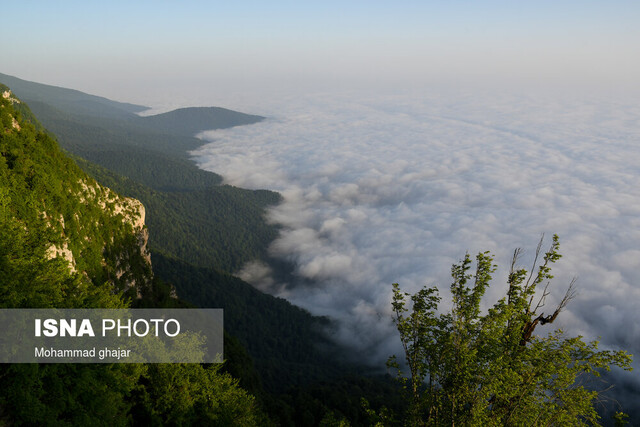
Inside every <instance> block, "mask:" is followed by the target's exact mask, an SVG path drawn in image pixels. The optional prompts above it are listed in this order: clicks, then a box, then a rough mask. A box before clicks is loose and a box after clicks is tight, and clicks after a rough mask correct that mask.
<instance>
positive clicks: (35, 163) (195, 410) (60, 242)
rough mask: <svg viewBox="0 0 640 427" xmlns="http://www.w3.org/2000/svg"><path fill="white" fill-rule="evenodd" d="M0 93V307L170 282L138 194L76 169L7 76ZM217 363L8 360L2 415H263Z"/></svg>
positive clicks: (1, 370)
mask: <svg viewBox="0 0 640 427" xmlns="http://www.w3.org/2000/svg"><path fill="white" fill-rule="evenodd" d="M0 95H1V98H0V307H2V308H35V307H40V308H46V307H59V308H81V307H83V308H84V307H87V308H91V307H100V308H121V307H126V306H127V305H128V304H129V303H130V302H131V301H132V299H133V300H134V301H142V300H140V299H138V298H139V297H143V299H144V300H146V301H151V300H153V296H154V295H156V294H158V289H167V288H166V286H165V285H164V284H163V283H161V282H160V281H159V280H157V279H156V278H154V277H153V273H152V270H151V265H150V261H149V254H148V252H147V250H146V235H147V234H146V233H147V230H146V227H145V226H144V210H143V207H142V205H141V204H140V203H139V202H138V201H137V200H134V199H130V198H125V197H122V196H119V195H118V194H116V193H115V192H113V191H112V190H111V189H109V188H107V187H104V186H103V185H101V184H98V183H97V182H96V181H95V180H94V179H93V178H91V177H89V176H88V175H87V174H86V173H85V172H83V171H82V169H80V168H79V167H78V166H77V165H76V164H75V163H74V161H73V160H71V159H70V158H69V157H68V156H67V155H66V154H65V153H63V152H62V151H61V150H60V149H59V147H58V145H57V143H56V141H55V140H54V139H53V138H52V137H51V136H50V135H49V134H47V133H45V132H43V131H41V130H39V129H42V126H41V125H40V124H38V123H37V122H35V117H34V116H33V114H31V113H30V110H29V108H28V107H27V106H26V105H25V104H24V103H23V102H21V100H19V99H18V98H16V97H15V96H14V95H13V94H12V93H11V92H10V90H9V89H8V88H7V87H6V86H3V85H0ZM160 285H162V286H160ZM168 289H170V287H169V288H168ZM235 352H236V353H240V352H239V351H238V350H235ZM236 365H238V363H236ZM221 369H222V365H212V366H203V365H198V364H173V365H171V364H166V365H160V364H156V365H142V364H115V365H89V364H87V365H85V364H78V365H75V364H18V365H6V364H5V365H1V366H0V385H1V387H0V424H1V425H17V426H19V425H29V426H30V425H52V426H54V425H55V426H76V425H110V426H120V425H122V426H124V425H132V424H134V425H165V424H173V425H194V424H205V425H212V424H218V425H230V424H239V425H256V424H262V423H264V422H267V420H266V418H265V417H264V416H263V415H262V413H261V412H260V411H259V410H258V409H257V406H256V403H255V399H254V398H253V397H252V396H250V395H249V394H248V393H247V392H246V391H245V390H243V389H241V388H239V387H238V385H237V383H238V381H237V380H236V379H234V378H232V377H231V376H230V375H229V374H228V373H222V372H221ZM241 369H242V364H240V365H239V366H237V367H236V370H238V371H240V370H241Z"/></svg>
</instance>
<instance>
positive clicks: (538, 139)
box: [192, 92, 640, 366]
mask: <svg viewBox="0 0 640 427" xmlns="http://www.w3.org/2000/svg"><path fill="white" fill-rule="evenodd" d="M639 105H640V104H638V103H637V102H634V100H631V99H627V100H623V99H622V98H616V99H615V100H614V99H609V98H607V97H598V96H595V95H594V96H589V95H588V94H583V95H579V96H575V95H566V96H562V95H560V94H535V93H529V94H496V93H490V94H487V93H460V92H458V93H453V92H452V93H425V94H420V95H406V96H400V95H398V96H384V97H382V96H379V97H376V96H371V95H353V94H352V95H349V96H347V95H344V94H343V95H335V94H316V95H308V96H298V97H288V98H284V99H278V98H272V99H270V100H263V101H262V103H261V104H260V105H259V107H258V111H257V112H258V113H259V114H263V115H266V116H268V119H267V120H265V121H264V122H261V123H258V124H254V125H250V126H241V127H236V128H232V129H227V130H220V131H210V132H204V133H203V134H201V135H200V137H201V138H202V139H204V140H207V141H212V142H210V143H208V144H206V145H204V146H203V147H202V148H201V149H199V150H197V151H195V152H193V153H192V155H193V157H194V159H195V160H196V161H197V163H198V164H199V165H200V167H202V168H204V169H207V170H211V171H215V172H217V173H219V174H221V175H222V176H223V177H224V178H225V181H226V182H227V183H229V184H232V185H237V186H241V187H247V188H266V189H272V190H276V191H279V192H281V194H282V195H283V196H284V201H283V203H282V204H281V205H279V206H277V207H274V208H273V209H271V210H270V211H269V212H268V218H269V221H272V222H274V223H276V224H279V225H280V226H281V227H282V232H281V235H280V237H279V238H278V239H277V240H276V241H275V242H274V243H273V244H272V246H271V248H270V252H271V254H272V256H273V257H274V258H280V259H284V260H287V261H289V262H291V263H292V264H293V265H294V266H295V271H294V275H293V279H292V280H289V281H287V282H284V283H283V282H280V281H278V280H275V279H274V278H273V277H272V276H271V274H270V268H269V266H267V265H265V264H263V263H259V262H254V263H251V264H248V265H246V266H245V267H244V268H243V269H242V270H241V271H239V272H237V274H238V275H239V276H240V277H242V278H243V279H245V280H247V281H249V282H250V283H252V284H253V285H254V286H256V287H258V288H260V289H262V290H265V291H266V292H269V293H272V294H274V295H278V296H282V297H284V298H286V299H288V300H290V301H291V302H293V303H295V304H297V305H300V306H302V307H304V308H306V309H307V310H309V311H310V312H311V313H313V314H317V315H327V316H330V317H332V318H333V319H335V320H336V324H337V327H336V329H335V331H333V333H334V336H335V338H336V339H337V340H338V341H339V342H341V343H343V344H345V345H347V346H348V347H349V348H351V349H352V350H353V351H354V352H356V353H357V354H367V355H370V356H371V362H373V363H375V364H380V366H383V364H384V361H385V360H386V358H387V357H388V356H389V355H390V354H392V353H396V354H399V352H400V349H399V341H398V340H397V333H396V332H395V329H394V326H393V325H392V323H391V306H390V300H391V284H392V283H394V282H398V283H399V284H400V285H401V287H402V288H403V289H404V290H407V291H411V292H414V291H416V290H417V289H419V288H420V287H422V286H423V285H429V286H431V285H438V287H439V288H440V290H441V295H442V296H443V301H444V304H445V306H446V304H448V302H447V301H448V296H449V293H448V289H449V284H450V280H449V279H450V268H451V264H452V263H454V262H457V261H458V260H460V259H462V258H463V257H464V255H465V253H466V252H469V253H470V254H471V255H475V253H477V252H478V251H485V250H489V251H491V252H492V253H493V254H495V261H496V262H497V263H498V264H499V266H500V268H499V270H498V271H497V272H496V274H495V275H494V281H493V285H492V287H491V288H490V289H489V291H488V295H487V296H488V298H487V299H486V301H488V302H491V303H493V302H495V301H496V300H497V299H498V298H500V297H501V296H502V295H504V293H505V291H506V275H507V268H508V264H509V263H510V261H511V256H512V253H513V250H514V249H515V248H517V247H522V248H524V249H525V252H524V256H523V257H522V259H521V262H520V264H521V266H522V267H526V268H530V265H531V263H532V261H533V255H534V251H535V247H536V245H537V243H538V240H539V238H540V236H541V234H542V233H546V236H547V239H546V243H545V246H544V247H545V248H546V247H547V246H548V244H550V242H551V235H552V234H554V233H557V234H558V235H559V236H560V243H561V253H562V254H563V255H564V257H563V258H562V259H561V260H560V261H559V262H558V263H557V264H556V265H555V267H554V272H555V276H556V278H555V279H554V280H555V281H554V283H555V284H553V285H552V286H551V288H550V289H551V290H552V295H551V296H550V297H549V298H548V300H547V305H546V306H545V308H546V310H547V311H548V312H551V311H553V309H554V308H555V304H556V303H557V302H558V300H559V299H560V298H561V297H562V296H563V294H564V291H565V289H566V287H567V286H568V284H569V282H570V281H571V279H572V278H573V277H574V276H575V277H577V285H578V295H577V297H576V298H575V299H574V300H573V301H572V302H571V304H570V305H569V307H568V308H567V310H566V312H564V313H563V314H562V315H561V316H560V317H559V319H558V321H557V322H556V323H555V324H554V325H552V327H553V329H555V328H557V327H562V328H563V329H565V330H566V331H567V332H568V333H569V334H571V335H577V334H582V335H584V336H585V337H587V338H588V339H596V338H598V337H601V342H602V345H603V346H605V347H617V346H620V347H621V348H623V349H626V350H628V351H629V352H631V353H633V354H636V355H638V354H640V345H639V344H638V343H639V342H640V326H638V325H640V312H639V311H638V310H636V309H635V304H636V302H637V301H638V300H639V299H640V283H638V279H637V272H638V270H639V267H640V185H639V184H640V182H638V176H639V172H640V170H639V169H640V107H639ZM245 110H246V109H245ZM249 112H255V111H251V110H250V111H249ZM485 308H486V306H485ZM543 311H545V310H543ZM551 330H552V328H550V327H546V328H540V330H539V331H538V332H542V333H546V332H547V331H551Z"/></svg>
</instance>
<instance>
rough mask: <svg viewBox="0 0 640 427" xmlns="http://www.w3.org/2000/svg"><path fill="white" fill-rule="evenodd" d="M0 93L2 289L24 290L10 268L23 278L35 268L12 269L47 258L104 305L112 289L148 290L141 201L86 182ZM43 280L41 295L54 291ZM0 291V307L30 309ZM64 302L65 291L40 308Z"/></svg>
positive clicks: (15, 295)
mask: <svg viewBox="0 0 640 427" xmlns="http://www.w3.org/2000/svg"><path fill="white" fill-rule="evenodd" d="M0 92H1V93H2V99H1V100H0V102H1V104H0V105H1V107H0V117H1V121H2V130H1V131H0V199H1V204H2V221H4V222H3V225H4V226H3V227H2V229H3V233H5V236H3V237H4V238H3V239H2V242H3V245H9V246H8V247H5V248H4V251H3V255H4V256H5V258H4V262H3V264H2V268H6V269H9V270H8V271H5V273H6V274H3V276H4V278H5V279H4V280H5V285H6V286H9V284H10V283H9V281H12V282H13V284H12V286H16V287H25V286H28V284H29V281H27V280H25V279H24V278H22V277H20V276H19V275H18V273H17V272H16V271H13V269H14V268H18V269H19V270H21V271H22V273H23V274H30V273H32V272H33V271H36V270H37V268H36V267H35V265H34V266H33V268H26V267H25V266H19V265H17V264H16V263H18V264H19V262H22V261H24V259H30V260H32V261H33V262H34V263H39V262H42V261H43V260H47V259H52V260H53V261H52V262H56V263H61V262H62V263H64V264H65V265H66V266H67V269H68V270H69V275H70V276H71V277H74V278H75V279H74V280H79V281H81V282H90V283H87V286H89V288H90V289H98V288H100V289H102V291H103V293H104V297H105V298H107V299H113V298H111V294H113V292H111V289H112V288H113V289H116V290H119V291H124V290H127V289H129V288H131V287H133V286H138V287H144V286H147V285H148V284H149V283H150V281H151V271H150V265H149V261H148V253H147V249H146V233H147V231H146V229H145V228H144V208H143V207H142V205H141V204H140V202H138V201H137V200H134V199H130V198H124V197H121V196H119V195H117V194H116V193H114V192H113V191H111V190H110V189H108V188H106V187H103V186H101V185H100V184H98V183H97V182H96V181H95V180H94V179H92V178H90V177H89V176H88V175H87V174H86V173H84V172H83V171H82V170H81V169H80V168H79V167H78V166H77V165H76V164H75V163H74V162H73V161H72V160H71V159H69V158H68V157H67V156H66V155H65V154H64V153H63V152H62V151H61V150H60V149H59V148H58V146H57V144H56V142H55V140H53V139H52V138H51V137H50V136H49V135H47V134H46V133H44V132H41V131H38V130H37V128H36V126H39V125H38V124H37V122H35V124H34V122H30V121H29V120H32V121H33V120H35V119H34V117H33V115H31V114H30V111H29V109H28V107H27V106H26V105H25V104H23V103H22V102H21V101H20V100H19V99H17V98H15V96H14V95H13V94H12V93H11V92H10V91H9V89H8V88H7V87H6V86H2V85H0ZM23 115H24V116H26V117H29V120H26V119H23ZM18 242H22V243H18ZM17 253H20V254H22V255H24V257H22V256H18V255H17ZM44 262H45V264H46V261H44ZM9 271H13V273H9ZM47 280H48V279H46V278H45V280H44V283H43V290H45V289H46V290H51V289H53V288H55V286H47V283H46V282H47ZM105 286H107V288H105ZM23 290H24V291H27V290H26V289H23ZM28 291H29V292H31V291H33V289H28ZM5 292H7V296H8V295H11V298H5V300H4V304H6V306H16V305H18V306H24V307H30V306H33V304H34V301H30V300H29V299H28V298H27V297H26V296H25V295H26V294H27V292H22V291H21V290H20V289H13V288H11V287H5ZM64 295H68V292H61V293H60V295H59V298H53V296H52V298H53V299H52V298H45V299H43V301H42V302H41V303H42V304H45V305H46V306H55V305H56V303H57V304H67V302H65V298H64ZM69 300H71V299H69ZM114 303H115V302H114ZM74 304H76V303H74Z"/></svg>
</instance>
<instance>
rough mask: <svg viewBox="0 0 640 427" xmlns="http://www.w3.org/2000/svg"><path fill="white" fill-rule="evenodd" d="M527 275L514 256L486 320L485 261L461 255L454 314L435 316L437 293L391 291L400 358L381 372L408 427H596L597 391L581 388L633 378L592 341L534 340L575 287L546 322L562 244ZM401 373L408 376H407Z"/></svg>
mask: <svg viewBox="0 0 640 427" xmlns="http://www.w3.org/2000/svg"><path fill="white" fill-rule="evenodd" d="M542 244H543V239H541V240H540V243H539V244H538V248H537V250H536V254H535V259H534V263H533V266H532V268H531V270H530V271H527V270H526V269H524V268H517V266H516V264H517V262H518V260H519V258H520V255H521V254H522V251H521V250H520V249H517V250H516V251H515V252H514V255H513V260H512V262H511V269H510V272H509V277H508V291H507V294H506V296H505V297H503V298H502V299H500V300H499V301H498V302H497V303H495V304H494V305H493V307H491V308H490V309H489V310H488V311H487V313H486V314H482V312H481V307H480V302H481V299H482V297H483V296H484V294H485V292H486V290H487V288H488V287H489V283H490V281H491V279H492V276H491V275H492V274H493V273H494V272H495V270H496V268H497V266H496V265H495V264H494V263H493V256H492V255H491V254H490V253H489V252H482V253H479V254H478V255H477V256H476V266H475V272H473V273H472V272H471V268H472V260H471V257H470V256H469V255H468V254H467V255H466V256H465V258H464V259H463V260H462V261H460V262H459V263H458V264H454V265H453V267H452V269H451V274H452V277H453V282H452V284H451V288H450V289H451V295H452V308H451V310H450V311H449V312H446V313H442V314H438V313H437V309H438V304H439V303H440V296H439V294H438V289H437V288H436V287H425V288H423V289H421V290H419V291H418V292H417V293H415V294H414V295H410V294H408V293H405V292H402V291H401V290H400V287H399V285H398V284H394V285H393V301H392V306H393V310H394V313H395V318H394V322H395V324H396V326H397V329H398V332H399V333H400V340H401V342H402V346H403V349H404V354H405V363H404V364H403V365H402V367H401V364H400V362H399V361H398V360H397V359H396V357H395V356H392V357H391V358H390V359H389V361H388V362H387V366H388V367H389V368H392V369H396V370H397V375H398V378H399V379H400V380H401V381H402V382H403V384H404V386H405V389H406V390H407V391H408V392H409V393H410V395H411V399H412V400H411V409H410V412H409V415H408V419H407V422H408V424H410V425H445V424H446V425H456V424H458V425H524V424H526V425H583V424H598V422H599V417H598V414H597V413H596V411H595V408H594V404H595V403H596V401H597V399H598V396H599V394H600V392H599V391H596V390H593V389H591V388H587V387H585V385H587V384H588V383H587V382H588V380H590V379H593V378H594V377H599V376H600V371H602V370H607V371H608V370H610V369H611V366H618V367H620V368H622V369H625V370H631V360H632V358H631V355H629V354H628V353H626V352H625V351H608V350H599V349H598V342H597V341H592V342H584V341H583V339H582V337H581V336H578V337H573V338H567V337H566V336H565V335H564V334H563V332H562V331H561V330H556V331H554V332H552V333H550V334H549V335H547V336H546V337H542V336H541V335H538V334H534V332H536V328H537V327H538V326H541V325H545V324H549V323H553V322H554V321H555V320H556V318H557V317H558V315H559V314H560V313H561V312H562V310H563V309H564V308H565V307H566V306H567V304H568V303H569V301H571V300H572V299H573V298H574V297H575V280H573V281H572V282H571V283H570V284H569V286H568V288H567V290H566V292H565V294H564V297H563V298H562V299H560V302H559V303H558V304H557V305H556V306H555V307H554V308H553V309H552V311H551V312H550V314H545V312H543V311H542V310H543V309H544V308H545V303H546V302H547V297H548V296H549V295H550V290H549V284H550V281H551V279H553V275H552V274H551V264H553V263H555V262H556V261H557V260H559V259H560V258H561V255H560V254H559V253H558V249H559V242H558V236H556V235H554V236H553V242H552V244H551V246H550V248H549V249H548V250H547V252H545V253H544V254H542ZM401 368H406V369H408V372H407V374H405V373H403V372H402V371H401Z"/></svg>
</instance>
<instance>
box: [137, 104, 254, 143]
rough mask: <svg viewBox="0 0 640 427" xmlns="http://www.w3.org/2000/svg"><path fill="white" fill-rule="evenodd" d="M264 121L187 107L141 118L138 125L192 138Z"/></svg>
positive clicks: (248, 116)
mask: <svg viewBox="0 0 640 427" xmlns="http://www.w3.org/2000/svg"><path fill="white" fill-rule="evenodd" d="M264 119H265V118H264V117H261V116H254V115H251V114H244V113H239V112H237V111H232V110H227V109H226V108H220V107H189V108H179V109H177V110H173V111H169V112H168V113H162V114H157V115H155V116H147V117H141V118H140V123H143V124H145V125H146V126H148V127H150V128H152V129H154V130H156V131H161V132H167V133H171V134H175V135H182V136H193V135H194V134H197V133H200V132H203V131H205V130H213V129H223V128H229V127H233V126H241V125H250V124H253V123H258V122H260V121H262V120H264Z"/></svg>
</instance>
